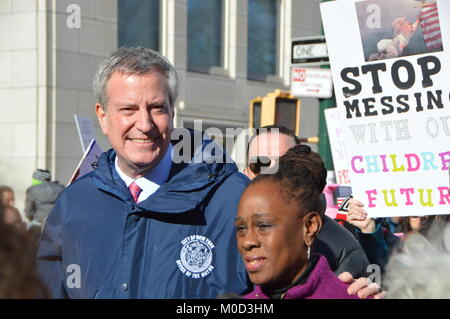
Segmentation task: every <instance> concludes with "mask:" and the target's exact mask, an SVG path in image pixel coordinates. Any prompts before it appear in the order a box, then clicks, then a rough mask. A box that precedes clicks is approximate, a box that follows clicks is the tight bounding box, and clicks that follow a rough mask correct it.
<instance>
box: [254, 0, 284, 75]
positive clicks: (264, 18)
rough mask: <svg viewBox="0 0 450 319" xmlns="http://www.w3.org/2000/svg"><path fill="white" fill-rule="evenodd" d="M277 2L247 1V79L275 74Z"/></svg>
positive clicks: (268, 0) (276, 59)
mask: <svg viewBox="0 0 450 319" xmlns="http://www.w3.org/2000/svg"><path fill="white" fill-rule="evenodd" d="M278 10H279V0H248V36H247V47H248V49H247V78H249V79H251V80H260V81H264V80H265V79H266V76H267V75H276V74H277V61H278V50H277V48H278V36H277V34H278V24H279V23H278V17H279V14H278Z"/></svg>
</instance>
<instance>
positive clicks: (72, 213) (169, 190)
mask: <svg viewBox="0 0 450 319" xmlns="http://www.w3.org/2000/svg"><path fill="white" fill-rule="evenodd" d="M207 143H208V142H206V143H204V144H203V147H205V145H206V144H207ZM115 156H116V154H115V152H114V151H113V150H109V151H108V152H106V153H103V154H102V156H101V158H100V159H99V163H98V168H97V169H96V170H95V171H93V172H92V173H90V174H87V175H85V176H83V177H82V178H81V179H80V180H78V181H76V182H75V183H74V184H72V185H71V186H70V187H68V188H67V189H66V190H65V191H64V192H63V193H62V194H61V196H60V197H59V199H58V201H57V203H56V205H55V207H54V209H53V210H52V212H51V213H50V215H49V217H48V219H47V221H46V223H45V228H44V232H43V235H42V238H41V242H40V246H39V251H38V267H39V271H40V274H41V277H42V279H43V280H44V282H45V283H46V284H47V285H48V287H49V289H50V292H51V294H52V295H53V297H55V298H64V297H69V298H216V296H217V295H218V294H221V293H225V292H228V293H229V292H233V293H238V294H242V293H244V292H246V291H248V290H249V289H251V284H250V282H249V281H248V277H247V275H246V272H245V268H244V265H243V262H242V260H241V258H240V255H239V253H238V251H237V245H236V237H235V229H234V219H235V217H236V212H237V205H238V202H239V198H240V196H241V194H242V192H243V190H244V189H245V187H246V185H247V184H248V179H247V177H245V176H244V175H243V174H241V173H239V172H238V171H237V167H236V165H235V164H234V163H232V164H231V163H228V164H220V163H206V162H205V161H204V162H202V163H197V164H196V163H192V162H191V163H188V164H183V163H181V164H175V163H174V164H173V165H172V170H171V173H170V176H169V180H168V181H167V182H166V183H165V184H163V185H162V186H161V187H160V188H159V189H158V190H157V191H156V192H155V193H154V194H153V195H151V196H150V197H149V198H148V199H146V200H144V201H142V202H140V203H139V204H136V203H134V202H133V199H132V197H131V194H130V192H129V190H128V188H127V187H126V185H125V183H124V182H123V181H122V180H121V179H120V177H119V176H118V174H117V172H116V171H115V169H114V158H115Z"/></svg>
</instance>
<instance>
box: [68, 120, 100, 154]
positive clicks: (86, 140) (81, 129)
mask: <svg viewBox="0 0 450 319" xmlns="http://www.w3.org/2000/svg"><path fill="white" fill-rule="evenodd" d="M73 116H74V118H75V123H76V125H77V130H78V135H79V137H80V142H81V147H82V148H83V153H84V152H86V150H87V148H88V146H89V144H90V143H91V141H92V140H93V139H95V133H94V128H93V125H92V121H91V120H90V119H88V118H87V117H82V116H78V115H76V114H74V115H73Z"/></svg>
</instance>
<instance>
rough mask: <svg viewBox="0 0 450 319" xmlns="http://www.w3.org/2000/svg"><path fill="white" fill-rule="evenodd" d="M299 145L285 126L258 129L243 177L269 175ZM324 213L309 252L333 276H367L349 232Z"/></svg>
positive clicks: (362, 256) (361, 253)
mask: <svg viewBox="0 0 450 319" xmlns="http://www.w3.org/2000/svg"><path fill="white" fill-rule="evenodd" d="M298 144H300V141H299V139H298V138H297V137H296V136H295V134H294V132H292V131H291V130H290V129H288V128H286V127H284V126H279V125H269V126H264V127H261V128H260V129H258V130H257V131H256V134H255V135H253V136H252V138H251V139H250V141H249V143H248V152H247V153H248V157H247V158H248V166H247V167H246V168H245V169H244V174H246V175H247V176H248V177H249V178H250V179H253V178H255V177H256V176H258V175H260V173H261V171H262V170H264V169H266V170H267V171H266V172H264V171H263V173H271V167H270V166H271V165H276V161H277V159H278V158H279V157H280V156H282V155H284V154H285V153H286V152H287V151H288V150H289V149H290V148H292V147H294V146H295V145H298ZM258 161H259V163H258ZM263 162H264V163H263ZM325 209H326V204H324V206H323V208H322V210H320V211H318V213H320V214H322V216H323V227H322V230H321V231H320V232H319V233H318V236H317V238H316V240H315V241H314V244H313V246H312V250H313V251H314V252H315V253H320V254H322V255H324V256H325V257H326V258H327V259H328V263H329V265H330V267H331V269H332V270H333V271H334V273H335V274H336V275H340V274H341V273H343V272H349V273H350V274H351V275H352V276H353V278H359V277H364V276H366V274H367V267H368V266H369V261H368V259H367V257H366V255H365V253H364V251H363V249H362V247H361V246H360V245H359V243H358V242H357V241H356V240H355V238H354V237H353V236H352V234H351V233H350V232H348V231H347V230H346V229H344V228H343V227H342V226H341V225H339V224H338V223H337V222H335V221H334V220H333V219H331V218H330V217H328V216H326V215H325V214H324V213H325Z"/></svg>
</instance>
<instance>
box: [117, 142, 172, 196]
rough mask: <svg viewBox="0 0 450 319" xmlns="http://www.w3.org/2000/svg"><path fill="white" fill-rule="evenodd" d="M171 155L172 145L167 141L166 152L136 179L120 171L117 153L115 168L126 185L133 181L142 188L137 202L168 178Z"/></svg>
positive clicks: (150, 193) (154, 190)
mask: <svg viewBox="0 0 450 319" xmlns="http://www.w3.org/2000/svg"><path fill="white" fill-rule="evenodd" d="M172 156H173V146H172V144H170V143H169V146H168V147H167V150H166V153H165V154H164V156H163V158H162V159H161V160H160V161H159V163H158V165H156V166H155V167H154V168H153V169H152V170H151V171H150V172H149V173H147V175H145V176H143V177H139V178H137V179H132V178H131V177H129V176H128V175H126V174H125V173H124V172H122V170H121V169H120V167H119V164H118V163H117V155H116V159H115V168H116V171H117V173H118V174H119V176H120V178H121V179H122V180H123V181H124V182H125V184H126V185H127V187H129V186H130V184H131V183H132V182H135V183H136V184H137V185H138V186H139V187H140V188H141V189H142V192H141V193H140V194H139V197H138V202H142V201H144V200H146V199H147V198H148V197H149V196H150V195H152V194H153V193H154V192H156V190H157V189H158V188H159V187H160V186H161V185H162V184H164V183H165V182H167V180H168V179H169V174H170V169H171V168H172Z"/></svg>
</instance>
